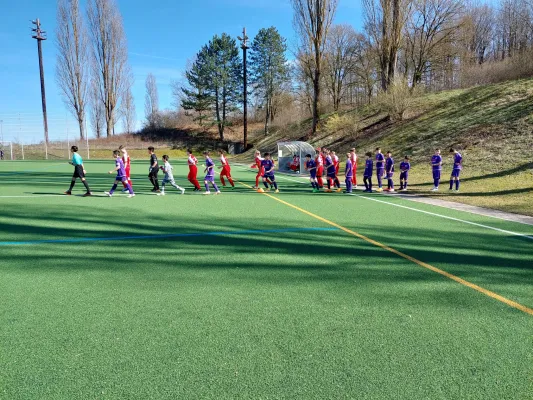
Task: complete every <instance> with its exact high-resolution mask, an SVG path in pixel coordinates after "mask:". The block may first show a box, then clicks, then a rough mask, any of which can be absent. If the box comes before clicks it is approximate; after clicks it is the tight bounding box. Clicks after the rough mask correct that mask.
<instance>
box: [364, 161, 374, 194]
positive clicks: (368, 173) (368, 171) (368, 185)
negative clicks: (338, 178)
mask: <svg viewBox="0 0 533 400" xmlns="http://www.w3.org/2000/svg"><path fill="white" fill-rule="evenodd" d="M373 172H374V160H373V159H372V153H371V152H368V153H366V161H365V172H364V173H363V182H364V184H365V190H364V191H365V192H366V193H372V173H373Z"/></svg>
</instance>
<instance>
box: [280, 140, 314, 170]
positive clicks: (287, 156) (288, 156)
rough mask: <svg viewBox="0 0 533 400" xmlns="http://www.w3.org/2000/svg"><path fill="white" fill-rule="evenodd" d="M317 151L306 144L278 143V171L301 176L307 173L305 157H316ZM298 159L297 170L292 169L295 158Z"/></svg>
mask: <svg viewBox="0 0 533 400" xmlns="http://www.w3.org/2000/svg"><path fill="white" fill-rule="evenodd" d="M315 153H316V152H315V149H314V148H313V146H311V145H310V144H309V143H306V142H278V168H277V169H278V171H280V172H286V173H291V174H300V173H302V172H303V171H305V156H306V154H311V156H313V157H314V156H315ZM295 156H296V157H298V160H299V165H298V166H297V169H296V170H294V169H291V164H292V163H293V161H294V157H295Z"/></svg>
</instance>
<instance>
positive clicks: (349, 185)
mask: <svg viewBox="0 0 533 400" xmlns="http://www.w3.org/2000/svg"><path fill="white" fill-rule="evenodd" d="M345 183H346V193H352V178H346V182H345Z"/></svg>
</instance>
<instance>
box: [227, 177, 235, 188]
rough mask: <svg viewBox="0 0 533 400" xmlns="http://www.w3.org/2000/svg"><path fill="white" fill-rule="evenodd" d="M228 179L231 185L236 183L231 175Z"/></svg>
mask: <svg viewBox="0 0 533 400" xmlns="http://www.w3.org/2000/svg"><path fill="white" fill-rule="evenodd" d="M228 181H229V183H230V184H231V186H235V184H234V183H233V179H232V178H231V177H228Z"/></svg>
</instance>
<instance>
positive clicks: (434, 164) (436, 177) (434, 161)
mask: <svg viewBox="0 0 533 400" xmlns="http://www.w3.org/2000/svg"><path fill="white" fill-rule="evenodd" d="M431 168H432V169H433V189H431V191H432V192H436V191H437V190H439V184H440V174H441V171H442V157H441V155H440V149H435V154H433V157H431Z"/></svg>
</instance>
